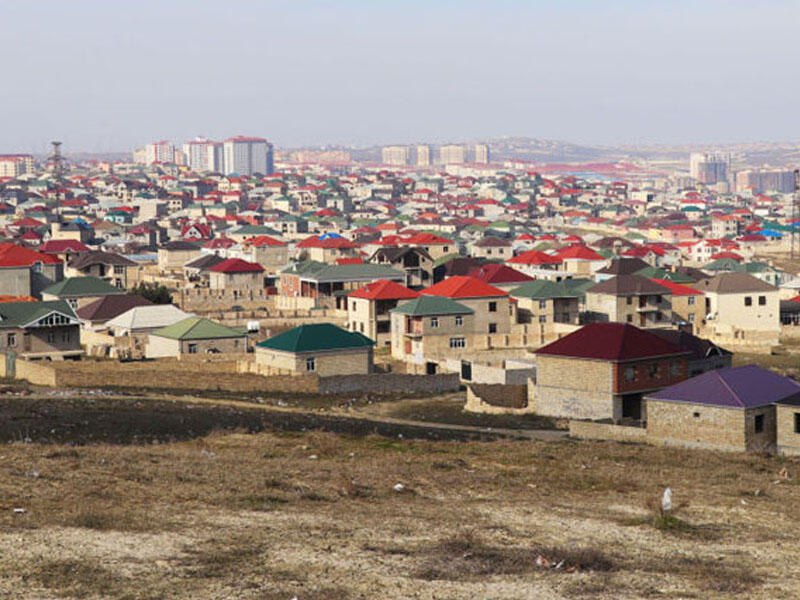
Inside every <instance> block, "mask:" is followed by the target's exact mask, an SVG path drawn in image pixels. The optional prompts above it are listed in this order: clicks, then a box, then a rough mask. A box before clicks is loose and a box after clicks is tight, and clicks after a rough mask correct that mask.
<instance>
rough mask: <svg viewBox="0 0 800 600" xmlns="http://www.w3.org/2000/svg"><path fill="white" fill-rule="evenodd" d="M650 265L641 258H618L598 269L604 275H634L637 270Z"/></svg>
mask: <svg viewBox="0 0 800 600" xmlns="http://www.w3.org/2000/svg"><path fill="white" fill-rule="evenodd" d="M649 266H650V265H649V264H647V263H646V262H644V261H643V260H642V259H641V258H616V259H614V260H612V261H611V264H610V265H608V266H606V267H603V268H602V269H600V270H598V271H597V272H598V273H603V274H604V275H633V274H634V273H636V272H637V271H641V270H642V269H646V268H647V267H649Z"/></svg>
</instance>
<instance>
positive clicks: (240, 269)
mask: <svg viewBox="0 0 800 600" xmlns="http://www.w3.org/2000/svg"><path fill="white" fill-rule="evenodd" d="M209 271H213V272H214V273H261V272H263V271H264V267H262V266H261V265H259V264H258V263H251V262H247V261H246V260H242V259H241V258H227V259H225V260H223V261H222V262H221V263H217V264H216V265H214V266H213V267H211V268H210V269H209Z"/></svg>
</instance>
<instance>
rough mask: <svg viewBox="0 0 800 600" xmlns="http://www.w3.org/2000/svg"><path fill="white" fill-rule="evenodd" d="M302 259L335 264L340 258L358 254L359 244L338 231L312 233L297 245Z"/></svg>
mask: <svg viewBox="0 0 800 600" xmlns="http://www.w3.org/2000/svg"><path fill="white" fill-rule="evenodd" d="M295 248H296V251H297V253H298V257H300V258H301V259H302V260H313V261H317V262H322V263H328V264H333V263H335V262H336V261H337V260H338V259H340V258H353V257H356V256H358V244H356V243H354V242H351V241H350V240H348V239H347V238H345V237H342V236H341V235H339V234H337V233H323V234H322V235H312V236H311V237H308V238H306V239H304V240H303V241H302V242H299V243H298V244H297V246H296V247H295Z"/></svg>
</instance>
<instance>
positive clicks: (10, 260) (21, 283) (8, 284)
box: [0, 243, 64, 298]
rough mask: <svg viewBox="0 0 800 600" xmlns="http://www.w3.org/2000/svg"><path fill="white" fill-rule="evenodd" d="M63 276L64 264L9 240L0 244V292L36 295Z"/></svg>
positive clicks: (48, 255)
mask: <svg viewBox="0 0 800 600" xmlns="http://www.w3.org/2000/svg"><path fill="white" fill-rule="evenodd" d="M63 278H64V263H62V262H61V260H60V259H59V258H58V257H57V256H54V255H52V254H45V253H44V252H38V251H36V250H31V249H30V248H24V247H22V246H17V245H16V244H11V243H0V294H2V295H8V296H33V297H36V298H39V297H40V296H41V293H42V290H43V289H44V288H46V287H48V286H50V285H52V284H53V283H56V282H58V281H61V280H62V279H63Z"/></svg>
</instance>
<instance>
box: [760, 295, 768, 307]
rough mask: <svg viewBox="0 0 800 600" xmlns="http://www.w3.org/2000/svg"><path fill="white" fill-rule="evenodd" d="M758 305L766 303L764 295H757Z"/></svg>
mask: <svg viewBox="0 0 800 600" xmlns="http://www.w3.org/2000/svg"><path fill="white" fill-rule="evenodd" d="M758 305H759V306H766V305H767V297H766V296H759V297H758Z"/></svg>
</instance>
